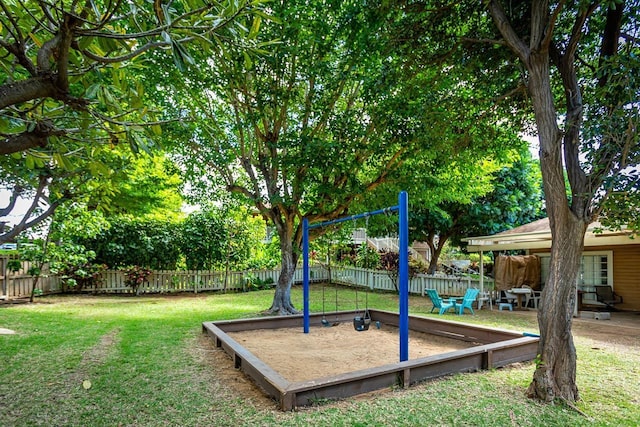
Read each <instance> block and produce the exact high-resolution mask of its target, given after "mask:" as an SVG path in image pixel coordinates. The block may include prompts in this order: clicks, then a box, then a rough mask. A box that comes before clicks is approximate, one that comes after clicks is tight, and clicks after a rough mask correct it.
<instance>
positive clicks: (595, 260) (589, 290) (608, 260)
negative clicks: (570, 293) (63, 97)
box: [537, 251, 613, 304]
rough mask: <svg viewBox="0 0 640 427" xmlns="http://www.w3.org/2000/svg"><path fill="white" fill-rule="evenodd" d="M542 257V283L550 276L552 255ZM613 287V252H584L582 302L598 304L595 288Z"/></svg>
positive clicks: (581, 270)
mask: <svg viewBox="0 0 640 427" xmlns="http://www.w3.org/2000/svg"><path fill="white" fill-rule="evenodd" d="M537 255H538V256H539V257H540V265H541V270H542V271H541V274H542V277H541V278H542V282H543V286H544V282H546V280H547V277H548V276H549V261H550V259H551V254H550V253H545V254H537ZM601 285H609V286H612V285H613V252H612V251H602V252H584V253H583V254H582V262H581V263H580V271H579V272H578V290H579V291H583V292H585V293H584V295H583V297H582V301H583V302H584V303H585V304H593V303H595V304H597V302H596V295H595V288H594V286H601Z"/></svg>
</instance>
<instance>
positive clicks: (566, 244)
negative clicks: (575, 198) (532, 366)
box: [527, 212, 586, 402]
mask: <svg viewBox="0 0 640 427" xmlns="http://www.w3.org/2000/svg"><path fill="white" fill-rule="evenodd" d="M551 221H552V222H556V221H553V220H552V219H551ZM552 230H555V232H553V233H552V234H553V243H552V247H551V262H550V265H549V278H548V280H547V283H546V285H545V287H544V290H543V292H542V301H541V305H540V307H541V308H540V310H539V311H538V325H539V327H540V343H539V344H538V354H539V356H538V364H537V366H536V370H535V372H534V374H533V381H532V382H531V384H530V385H529V389H528V391H527V394H528V395H529V396H530V397H535V398H537V399H540V400H543V401H545V402H552V401H554V400H555V399H561V400H566V401H569V402H573V401H576V400H578V399H579V395H578V387H577V385H576V349H575V347H574V344H573V336H572V334H571V326H572V317H573V312H574V308H575V303H576V279H577V276H578V271H579V268H580V259H581V257H582V249H583V242H584V233H585V230H586V223H585V222H584V221H581V220H579V219H577V218H575V216H573V214H571V213H570V212H568V215H566V216H565V218H563V225H562V226H559V225H558V224H557V222H556V224H554V225H553V226H552Z"/></svg>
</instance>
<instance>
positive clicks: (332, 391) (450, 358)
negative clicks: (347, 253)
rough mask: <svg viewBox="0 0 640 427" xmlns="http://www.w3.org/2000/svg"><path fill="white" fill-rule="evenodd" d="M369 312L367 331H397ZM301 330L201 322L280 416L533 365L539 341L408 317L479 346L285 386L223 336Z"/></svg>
mask: <svg viewBox="0 0 640 427" xmlns="http://www.w3.org/2000/svg"><path fill="white" fill-rule="evenodd" d="M369 313H370V316H371V320H372V325H371V326H372V327H375V326H374V325H375V322H377V321H379V322H381V323H382V324H385V325H391V326H396V327H397V326H398V323H399V319H398V314H397V313H392V312H387V311H380V310H369ZM361 314H362V313H361V312H356V311H341V312H338V313H332V314H331V319H332V320H334V319H336V320H337V321H340V322H352V321H353V318H354V316H357V315H361ZM322 317H323V316H322V315H321V314H312V315H310V321H311V322H310V323H311V326H319V327H321V325H322V324H321V320H322ZM302 325H303V317H302V315H299V316H282V317H266V318H252V319H240V320H225V321H211V322H203V323H202V330H203V332H206V333H207V334H208V335H209V336H210V337H211V338H213V339H214V341H215V345H216V347H219V348H222V349H224V351H225V352H226V353H227V354H229V355H230V356H231V358H232V359H233V364H234V367H235V368H236V369H240V370H242V372H244V373H245V374H246V375H247V376H249V377H250V378H251V379H252V380H253V381H254V382H255V383H256V384H257V385H258V386H259V387H260V388H262V390H263V391H264V392H265V393H266V394H267V395H269V396H270V397H272V398H273V399H275V400H276V401H277V402H278V403H279V406H280V409H282V410H284V411H289V410H292V409H294V408H296V407H298V406H305V405H310V404H312V403H313V402H316V401H319V400H323V399H337V398H345V397H349V396H354V395H357V394H362V393H367V392H370V391H374V390H380V389H383V388H388V387H393V386H401V387H409V385H411V384H414V383H417V382H420V381H424V380H428V379H432V378H437V377H441V376H444V375H449V374H454V373H458V372H476V371H479V370H482V369H491V368H499V367H502V366H505V365H508V364H511V363H516V362H524V361H529V360H533V359H534V358H535V357H536V354H537V350H538V340H539V339H538V338H535V337H525V336H523V335H522V334H521V333H516V332H513V331H507V330H503V329H495V328H489V327H484V326H476V325H468V324H464V323H459V322H452V321H447V320H441V319H433V318H426V317H419V316H410V317H409V328H410V329H411V330H413V331H418V332H425V333H428V334H433V335H440V336H444V337H447V338H454V339H459V340H463V341H469V342H479V343H482V345H479V346H475V347H471V348H466V349H463V350H457V351H452V352H448V353H442V354H438V355H434V356H428V357H423V358H419V359H412V360H408V361H405V362H399V363H393V364H388V365H383V366H379V367H375V368H369V369H362V370H358V371H354V372H349V373H345V374H339V375H333V376H328V377H323V378H318V379H313V380H309V381H300V382H289V381H287V380H286V379H285V378H283V377H282V376H281V375H280V374H279V373H278V372H277V371H276V370H274V369H273V368H272V367H270V366H269V365H267V364H266V363H264V362H263V361H262V360H260V359H259V358H257V357H256V356H255V355H253V353H251V352H250V351H248V350H247V349H245V348H244V347H243V346H242V345H240V344H239V343H238V342H237V341H235V340H234V339H232V338H231V337H230V336H229V335H228V334H227V332H238V331H246V330H255V329H277V328H296V327H299V328H302ZM310 333H313V331H311V332H310ZM365 333H366V332H365Z"/></svg>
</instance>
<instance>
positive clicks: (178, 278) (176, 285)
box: [0, 259, 490, 299]
mask: <svg viewBox="0 0 640 427" xmlns="http://www.w3.org/2000/svg"><path fill="white" fill-rule="evenodd" d="M0 262H2V259H0ZM26 264H27V263H25V265H24V266H23V268H22V269H21V270H20V271H18V272H15V273H12V272H10V271H8V270H7V268H6V262H5V263H4V264H0V273H1V275H0V291H2V293H1V294H0V298H3V299H12V298H20V297H26V296H29V295H30V294H31V287H32V284H33V277H32V276H30V275H28V274H27V273H26V272H27V271H28V269H29V268H30V265H26ZM279 276H280V270H249V271H230V272H227V273H225V272H224V271H164V270H160V271H153V272H152V273H151V275H150V276H149V279H148V280H147V282H145V283H143V284H142V285H140V286H139V288H138V290H137V292H138V293H140V294H149V293H174V292H193V293H198V292H209V291H223V290H227V291H244V290H247V288H248V287H249V286H250V283H255V282H257V281H259V282H261V283H266V282H267V281H270V282H271V283H273V284H275V283H277V281H278V277H279ZM309 278H310V281H312V282H331V283H336V284H341V285H346V286H361V287H367V288H369V289H371V290H380V291H390V292H395V291H396V287H395V286H394V283H393V280H392V278H391V277H390V275H389V274H388V273H387V272H385V271H380V270H369V269H365V268H357V267H337V266H336V267H331V268H330V270H329V269H326V268H324V267H322V266H312V267H311V268H310V273H309ZM302 280H303V276H302V268H298V269H297V270H296V272H295V274H294V278H293V281H294V283H298V284H299V283H302ZM488 284H489V285H490V282H488V279H485V287H487V285H488ZM469 287H478V288H479V287H480V284H479V281H478V279H472V278H470V277H461V276H439V275H434V276H431V275H426V274H419V275H417V276H416V277H414V278H412V279H411V281H410V283H409V292H410V293H411V294H414V295H422V296H424V295H425V290H426V289H436V290H437V291H438V293H439V294H440V295H449V296H462V295H464V293H465V291H466V290H467V288H469ZM37 288H38V289H40V290H41V291H42V293H43V294H54V293H59V292H62V291H63V289H62V283H61V280H60V279H59V278H58V277H56V276H50V275H47V274H46V272H45V274H44V276H42V277H40V279H39V280H38V285H37ZM81 291H82V292H88V293H133V292H134V290H133V289H131V287H129V286H127V285H126V284H125V277H124V273H123V272H122V271H118V270H107V271H105V272H103V273H102V274H101V276H100V278H99V280H98V281H97V283H96V284H95V285H92V286H85V287H84V288H83V289H82V290H81Z"/></svg>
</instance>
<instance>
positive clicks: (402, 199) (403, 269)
mask: <svg viewBox="0 0 640 427" xmlns="http://www.w3.org/2000/svg"><path fill="white" fill-rule="evenodd" d="M390 212H398V236H399V238H400V239H399V240H400V241H399V254H398V255H399V266H398V288H399V303H398V305H399V307H398V312H399V331H400V362H404V361H407V360H409V197H408V195H407V192H406V191H401V192H400V194H398V204H397V205H396V206H391V207H388V208H384V209H379V210H376V211H373V212H365V213H361V214H357V215H350V216H347V217H342V218H337V219H334V220H331V221H325V222H321V223H317V224H309V221H308V220H307V219H306V218H304V219H303V220H302V253H303V263H302V270H303V275H304V278H303V305H304V333H305V334H308V333H309V323H310V320H309V230H310V229H314V228H321V227H327V226H329V225H332V224H338V223H340V222H345V221H351V220H357V219H359V218H367V217H369V216H373V215H378V214H388V213H390Z"/></svg>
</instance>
